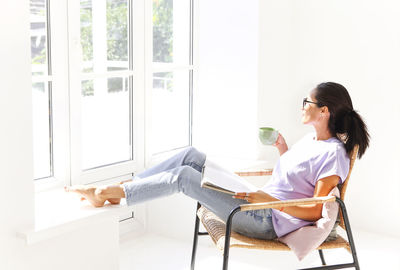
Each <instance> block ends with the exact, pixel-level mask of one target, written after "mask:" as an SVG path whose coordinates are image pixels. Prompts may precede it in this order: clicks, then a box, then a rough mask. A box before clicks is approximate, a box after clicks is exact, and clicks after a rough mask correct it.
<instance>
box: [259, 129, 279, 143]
mask: <svg viewBox="0 0 400 270" xmlns="http://www.w3.org/2000/svg"><path fill="white" fill-rule="evenodd" d="M278 135H279V131H278V130H276V129H274V128H271V127H260V128H259V130H258V138H260V141H261V142H262V144H265V145H272V144H274V143H275V142H276V140H277V139H278Z"/></svg>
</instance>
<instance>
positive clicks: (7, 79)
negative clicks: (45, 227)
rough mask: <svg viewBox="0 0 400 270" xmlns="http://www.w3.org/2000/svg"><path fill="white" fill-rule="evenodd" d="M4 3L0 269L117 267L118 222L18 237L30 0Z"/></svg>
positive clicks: (26, 174) (28, 103)
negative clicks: (35, 238)
mask: <svg viewBox="0 0 400 270" xmlns="http://www.w3.org/2000/svg"><path fill="white" fill-rule="evenodd" d="M5 2H6V3H3V4H2V8H1V9H0V36H1V49H0V59H1V60H2V64H1V65H0V79H1V87H2V88H1V89H0V124H1V132H0V183H1V188H0V213H1V215H0V216H1V222H0V239H1V241H0V269H2V270H3V269H4V270H14V269H21V270H26V269H34V270H35V269H41V270H53V269H65V270H67V269H68V270H69V269H83V268H84V269H104V270H106V269H107V270H109V269H118V263H119V258H118V248H119V246H118V223H117V222H116V220H105V221H104V222H102V223H101V224H96V227H95V228H93V226H94V224H92V226H88V227H83V228H81V229H79V230H77V231H74V232H70V233H68V234H64V235H62V236H60V237H58V238H54V239H51V240H48V241H44V242H41V243H38V244H35V245H32V246H27V245H26V244H25V242H24V241H23V240H21V239H19V238H17V236H16V234H17V232H22V231H25V230H32V229H33V228H34V227H33V226H34V187H33V157H32V156H33V155H32V144H33V143H32V95H31V91H32V90H31V69H30V68H31V66H30V34H29V1H28V0H23V1H13V0H7V1H5ZM49 203H51V202H49ZM100 238H101V240H102V243H104V245H99V240H100ZM72 258H73V260H72ZM80 267H83V268H80Z"/></svg>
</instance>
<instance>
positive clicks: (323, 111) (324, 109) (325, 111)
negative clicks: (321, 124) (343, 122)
mask: <svg viewBox="0 0 400 270" xmlns="http://www.w3.org/2000/svg"><path fill="white" fill-rule="evenodd" d="M321 116H325V117H329V116H330V113H329V108H328V106H323V107H321Z"/></svg>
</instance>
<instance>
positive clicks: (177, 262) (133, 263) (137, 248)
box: [120, 232, 400, 270]
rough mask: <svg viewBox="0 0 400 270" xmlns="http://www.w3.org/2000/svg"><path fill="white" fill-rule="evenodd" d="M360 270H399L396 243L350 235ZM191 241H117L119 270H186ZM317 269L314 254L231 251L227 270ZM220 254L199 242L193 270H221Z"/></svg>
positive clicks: (335, 258) (338, 254) (204, 239)
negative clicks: (313, 267)
mask: <svg viewBox="0 0 400 270" xmlns="http://www.w3.org/2000/svg"><path fill="white" fill-rule="evenodd" d="M354 234H355V235H354V238H355V241H356V242H355V243H356V248H357V254H358V258H359V262H360V268H361V269H363V270H365V269H368V270H369V269H371V270H372V269H374V270H375V269H385V270H386V269H390V270H391V269H394V270H400V245H399V244H400V239H399V238H393V237H389V236H379V235H377V234H372V233H367V232H354ZM191 241H192V239H188V240H187V241H182V240H176V239H172V238H167V237H165V236H160V235H156V234H150V233H147V234H145V235H141V236H131V235H125V236H123V237H122V238H121V241H120V248H121V250H120V251H121V252H120V254H121V257H120V270H131V269H140V270H156V269H157V270H160V269H162V270H169V269H171V270H186V269H190V258H191V250H192V242H191ZM324 253H325V259H326V261H327V263H328V264H329V263H348V262H351V256H350V254H349V253H348V252H347V251H345V250H344V249H343V250H342V249H337V250H332V251H325V252H324ZM311 266H320V259H319V256H318V252H312V254H309V255H308V256H307V257H306V258H305V259H304V260H303V261H301V262H299V261H298V260H297V258H296V257H295V255H294V254H292V253H290V252H278V251H259V250H246V249H231V253H230V260H229V269H231V270H235V269H237V270H239V269H240V270H247V269H255V270H258V269H297V268H301V267H311ZM221 268H222V253H221V252H220V251H219V250H217V248H215V246H214V244H213V243H212V241H211V240H210V238H209V237H208V236H201V237H200V238H199V246H198V249H197V260H196V268H195V269H196V270H200V269H205V270H212V269H221Z"/></svg>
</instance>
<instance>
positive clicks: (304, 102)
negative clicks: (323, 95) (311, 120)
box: [303, 98, 322, 109]
mask: <svg viewBox="0 0 400 270" xmlns="http://www.w3.org/2000/svg"><path fill="white" fill-rule="evenodd" d="M306 103H312V104H316V105H317V106H318V107H321V106H322V105H321V103H319V102H314V101H309V100H307V98H303V109H304V107H305V106H306Z"/></svg>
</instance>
